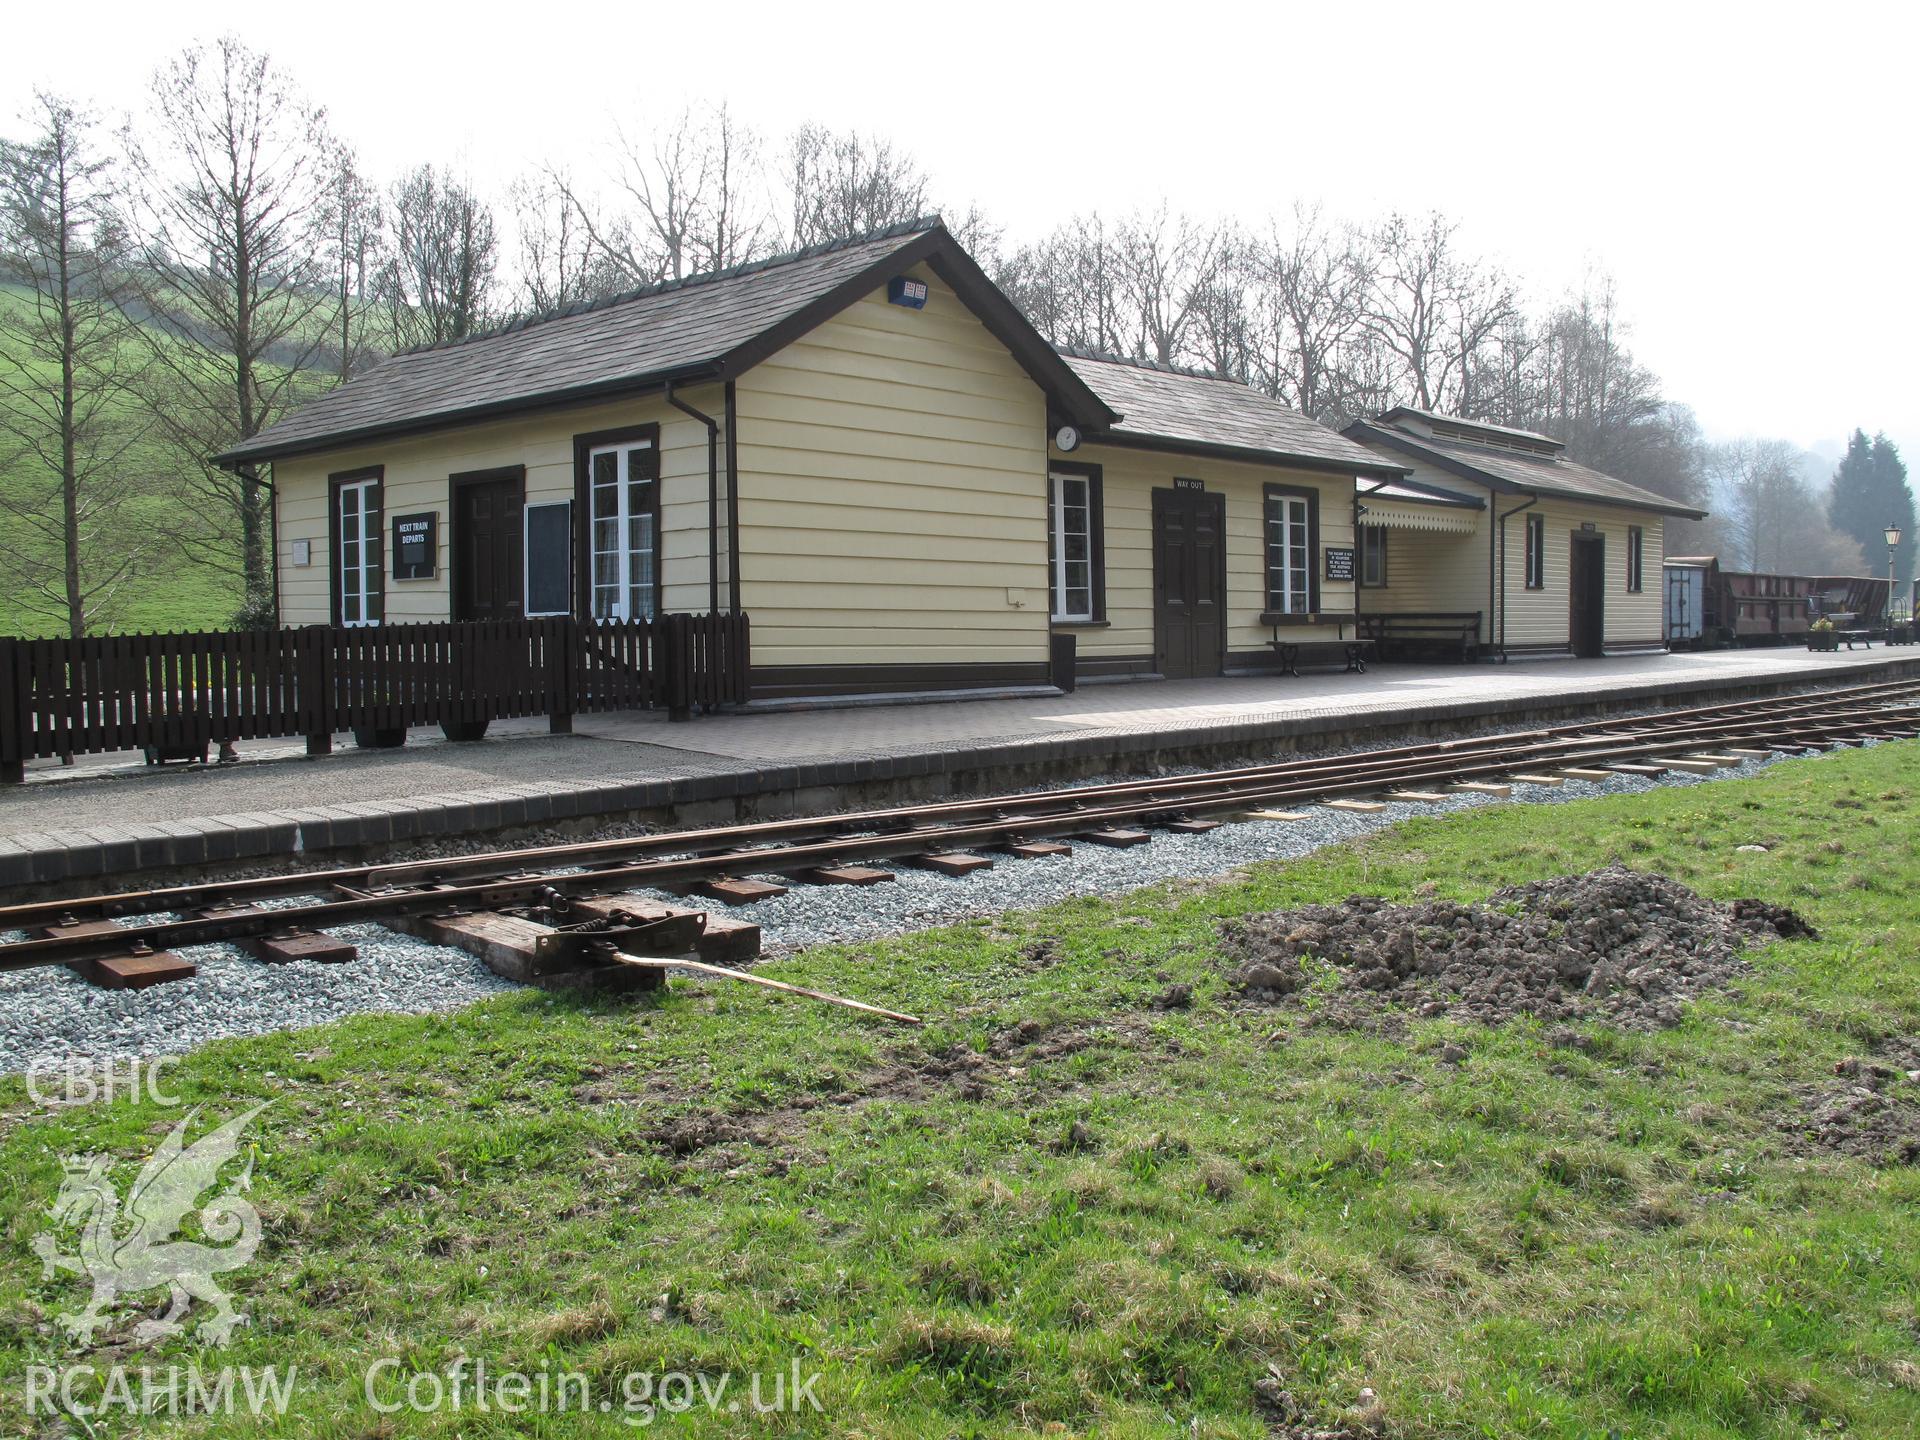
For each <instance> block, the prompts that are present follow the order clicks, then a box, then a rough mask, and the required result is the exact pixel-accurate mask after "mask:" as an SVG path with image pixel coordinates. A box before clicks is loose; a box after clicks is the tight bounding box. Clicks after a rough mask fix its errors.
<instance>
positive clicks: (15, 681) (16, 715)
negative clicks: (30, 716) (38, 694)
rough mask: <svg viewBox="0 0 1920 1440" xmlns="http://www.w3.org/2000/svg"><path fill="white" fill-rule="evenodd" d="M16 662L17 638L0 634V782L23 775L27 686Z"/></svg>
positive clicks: (20, 778)
mask: <svg viewBox="0 0 1920 1440" xmlns="http://www.w3.org/2000/svg"><path fill="white" fill-rule="evenodd" d="M21 668H22V667H21V665H20V642H19V641H18V640H16V639H14V638H13V637H12V636H11V635H6V636H0V785H20V784H23V783H25V781H26V778H27V687H26V677H25V676H24V675H22V674H21V673H20V672H21Z"/></svg>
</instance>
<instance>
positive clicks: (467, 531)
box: [452, 479, 523, 620]
mask: <svg viewBox="0 0 1920 1440" xmlns="http://www.w3.org/2000/svg"><path fill="white" fill-rule="evenodd" d="M521 508H522V501H521V481H519V480H518V479H511V480H508V479H501V480H467V481H463V482H460V483H458V484H456V485H455V486H454V490H453V576H452V581H453V618H454V619H456V620H518V619H519V618H520V612H521V584H520V577H521V566H522V564H523V555H522V549H521V536H520V525H521Z"/></svg>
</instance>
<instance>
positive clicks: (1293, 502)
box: [1267, 489, 1313, 615]
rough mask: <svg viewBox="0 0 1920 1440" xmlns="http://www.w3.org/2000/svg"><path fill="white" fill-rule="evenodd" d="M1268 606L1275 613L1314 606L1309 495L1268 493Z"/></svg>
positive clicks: (1301, 612) (1304, 610) (1306, 610)
mask: <svg viewBox="0 0 1920 1440" xmlns="http://www.w3.org/2000/svg"><path fill="white" fill-rule="evenodd" d="M1267 609H1268V611H1270V612H1271V613H1273V614H1275V615H1305V614H1307V613H1309V612H1310V611H1311V610H1312V609H1313V508H1312V504H1311V502H1310V501H1309V499H1308V498H1307V497H1306V496H1305V495H1295V494H1290V493H1288V492H1286V491H1282V490H1272V489H1270V490H1268V492H1267Z"/></svg>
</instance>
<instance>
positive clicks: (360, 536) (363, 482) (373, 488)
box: [333, 474, 386, 626]
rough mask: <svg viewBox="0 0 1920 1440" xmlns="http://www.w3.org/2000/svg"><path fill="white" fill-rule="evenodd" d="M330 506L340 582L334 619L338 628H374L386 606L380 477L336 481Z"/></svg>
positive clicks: (365, 476) (348, 478) (335, 557)
mask: <svg viewBox="0 0 1920 1440" xmlns="http://www.w3.org/2000/svg"><path fill="white" fill-rule="evenodd" d="M333 503H334V515H333V533H334V544H335V546H336V550H335V554H334V564H335V566H336V571H337V574H338V576H339V581H340V597H339V598H340V603H339V615H338V617H337V618H338V619H339V622H340V624H342V625H348V626H361V625H378V624H379V623H380V621H381V619H382V618H383V615H384V612H385V606H386V586H385V585H384V584H383V583H382V581H383V574H382V570H381V546H380V526H381V509H380V476H379V475H377V474H374V475H361V476H351V477H344V478H342V479H340V480H337V481H336V482H335V484H334V500H333Z"/></svg>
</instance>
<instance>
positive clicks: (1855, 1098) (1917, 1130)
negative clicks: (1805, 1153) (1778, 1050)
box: [1790, 1039, 1920, 1165]
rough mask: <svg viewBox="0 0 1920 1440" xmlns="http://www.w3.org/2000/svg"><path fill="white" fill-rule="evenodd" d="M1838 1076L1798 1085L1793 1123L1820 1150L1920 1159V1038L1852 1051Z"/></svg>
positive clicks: (1876, 1158) (1881, 1160)
mask: <svg viewBox="0 0 1920 1440" xmlns="http://www.w3.org/2000/svg"><path fill="white" fill-rule="evenodd" d="M1833 1075H1834V1078H1833V1079H1832V1080H1831V1081H1829V1082H1825V1083H1822V1084H1815V1085H1805V1086H1800V1087H1797V1090H1796V1094H1797V1098H1798V1099H1799V1101H1800V1106H1801V1108H1800V1110H1799V1111H1798V1112H1796V1113H1795V1115H1794V1117H1793V1120H1792V1122H1791V1127H1790V1128H1794V1129H1797V1130H1798V1131H1799V1133H1800V1135H1801V1136H1802V1137H1803V1138H1804V1139H1806V1140H1809V1141H1811V1142H1813V1144H1814V1145H1816V1146H1817V1147H1818V1148H1820V1149H1822V1150H1836V1151H1838V1152H1839V1153H1841V1154H1842V1155H1857V1156H1859V1157H1860V1158H1861V1159H1863V1160H1871V1161H1872V1162H1873V1163H1874V1164H1876V1165H1913V1164H1917V1163H1920V1041H1915V1040H1911V1039H1896V1040H1892V1041H1889V1042H1887V1043H1886V1044H1884V1045H1882V1046H1881V1047H1879V1049H1878V1051H1877V1052H1876V1054H1875V1055H1872V1056H1865V1057H1853V1056H1850V1057H1848V1058H1847V1059H1845V1060H1842V1061H1841V1062H1840V1063H1839V1064H1838V1065H1836V1066H1834V1067H1833Z"/></svg>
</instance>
